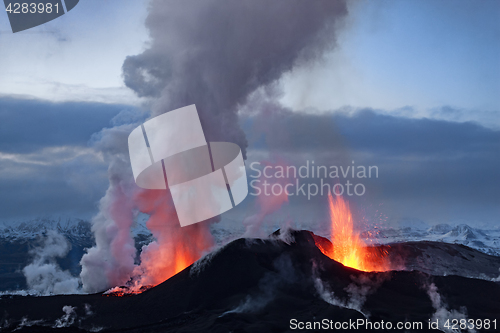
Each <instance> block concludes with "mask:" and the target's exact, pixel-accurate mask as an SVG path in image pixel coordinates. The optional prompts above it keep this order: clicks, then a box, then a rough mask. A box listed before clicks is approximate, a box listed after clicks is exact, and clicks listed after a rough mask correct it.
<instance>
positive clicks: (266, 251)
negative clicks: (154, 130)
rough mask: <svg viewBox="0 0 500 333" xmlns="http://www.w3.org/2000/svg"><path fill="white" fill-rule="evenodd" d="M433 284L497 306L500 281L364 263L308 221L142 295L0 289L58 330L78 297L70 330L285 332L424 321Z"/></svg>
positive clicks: (12, 306) (8, 310) (8, 307)
mask: <svg viewBox="0 0 500 333" xmlns="http://www.w3.org/2000/svg"><path fill="white" fill-rule="evenodd" d="M431 284H434V285H435V286H437V290H438V292H439V293H440V296H441V298H442V299H443V304H446V307H447V308H448V309H449V310H457V311H461V307H463V306H465V307H466V308H467V313H468V316H469V318H474V319H481V318H489V319H494V317H495V316H499V314H500V284H499V283H495V282H490V281H484V280H476V279H468V278H463V277H458V276H441V277H435V276H431V275H428V274H425V273H421V272H417V271H413V272H405V271H402V272H395V271H393V272H384V273H365V272H360V271H357V270H355V269H352V268H348V267H344V266H343V265H342V264H340V263H338V262H335V261H333V260H331V259H329V258H328V257H326V256H325V255H323V254H322V253H321V251H320V250H319V249H318V248H317V247H316V245H315V239H314V235H313V234H312V233H310V232H309V231H292V232H291V233H290V235H281V236H280V235H279V233H276V234H274V235H273V237H271V239H266V240H258V239H239V240H236V241H234V242H231V243H229V244H227V245H226V246H224V247H223V248H221V249H219V250H217V251H216V252H214V253H212V254H210V255H208V256H207V257H205V258H202V259H201V260H200V261H198V262H197V263H195V264H194V265H191V266H190V267H188V268H186V269H185V270H183V271H182V272H180V273H178V274H177V275H175V276H173V277H172V278H170V279H169V280H167V281H165V282H163V283H162V284H160V285H158V286H156V287H154V288H151V289H149V290H147V291H145V292H144V293H142V294H139V295H133V296H128V297H115V296H106V295H103V294H93V295H65V296H49V297H29V296H25V297H22V296H2V298H1V299H0V315H1V316H2V318H1V322H2V323H5V322H7V323H8V325H5V324H3V325H4V328H3V329H4V331H6V332H9V331H13V330H14V329H16V328H18V327H19V325H20V323H21V322H22V320H23V317H24V318H26V319H24V320H25V322H26V320H28V321H31V322H33V321H37V320H39V321H41V322H38V323H37V324H36V325H33V326H30V327H24V328H21V330H19V331H21V332H23V331H26V332H45V331H52V330H53V329H52V328H51V327H52V326H53V325H54V323H55V322H56V320H58V319H59V320H60V319H61V318H62V316H63V315H64V312H63V307H64V306H71V307H74V314H73V315H72V316H73V317H72V318H73V323H72V324H71V325H69V326H70V327H67V328H65V330H66V331H68V332H71V331H74V332H78V331H79V330H80V329H84V330H96V329H101V328H102V331H103V332H105V331H110V332H111V331H113V332H230V331H232V332H288V331H297V330H291V329H290V320H291V319H292V318H295V319H297V320H298V321H321V320H322V319H329V320H333V321H335V322H341V321H349V320H354V321H355V320H357V319H363V318H364V315H363V314H362V313H364V314H366V315H368V314H369V315H370V319H371V320H373V321H376V320H384V321H393V322H394V323H395V322H396V321H421V322H423V323H424V325H426V324H427V321H428V319H430V318H431V317H432V315H433V313H434V312H435V308H434V307H433V304H432V302H431V299H430V298H429V296H428V291H427V288H428V286H429V285H431ZM486 296H487V297H486ZM325 299H326V300H329V302H326V301H325ZM333 304H336V305H333ZM346 306H347V307H351V308H358V309H360V310H361V312H362V313H361V312H359V311H356V310H353V309H351V308H346ZM66 309H67V308H66ZM89 310H90V311H91V313H90V312H89ZM498 320H500V318H498ZM498 320H497V321H498ZM5 326H6V327H5ZM425 327H426V326H424V328H425ZM58 331H59V332H64V331H63V330H59V329H58ZM361 331H363V330H361ZM381 331H383V330H377V332H381ZM425 331H426V330H420V332H425Z"/></svg>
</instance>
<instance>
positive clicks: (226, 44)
mask: <svg viewBox="0 0 500 333" xmlns="http://www.w3.org/2000/svg"><path fill="white" fill-rule="evenodd" d="M346 14H347V9H346V4H345V3H344V2H343V1H330V0H320V1H301V0H277V1H271V2H270V1H265V0H241V1H228V0H194V1H190V2H189V5H186V3H185V2H183V1H175V0H173V1H163V0H154V1H152V2H151V5H150V11H149V16H148V18H147V20H146V25H147V27H148V29H149V32H150V35H151V46H150V47H149V48H148V49H147V50H145V51H144V52H143V53H142V54H139V55H136V56H131V57H127V59H126V60H125V62H124V64H123V75H124V80H125V84H126V85H127V86H128V87H129V88H131V89H133V90H134V91H135V92H136V93H137V94H138V95H139V96H145V97H157V98H158V100H157V103H155V105H154V108H153V115H157V114H161V113H164V112H167V111H169V110H173V109H176V108H179V107H182V106H185V105H190V104H196V105H197V108H198V111H199V113H200V119H201V123H202V126H203V128H204V130H205V135H206V137H207V140H208V141H231V142H235V143H237V144H238V145H239V146H240V147H241V148H242V151H243V154H244V156H245V155H246V151H245V149H246V146H247V141H246V138H245V134H244V133H243V131H242V130H241V128H240V126H239V124H238V115H237V111H238V107H239V106H241V105H244V104H245V102H246V100H247V97H248V95H249V94H250V93H252V92H253V91H255V90H256V89H257V88H259V87H262V86H265V85H269V84H271V83H273V82H274V81H276V80H278V79H279V78H280V77H281V76H282V74H283V73H285V72H287V71H289V70H291V69H292V68H293V67H294V66H295V65H297V64H300V63H305V62H308V61H311V60H313V59H317V58H318V57H319V56H321V54H322V53H323V51H325V50H326V49H328V48H330V47H332V46H333V45H334V43H335V36H336V34H335V29H336V28H337V25H338V23H339V21H340V20H341V19H342V18H343V17H344V16H345V15H346Z"/></svg>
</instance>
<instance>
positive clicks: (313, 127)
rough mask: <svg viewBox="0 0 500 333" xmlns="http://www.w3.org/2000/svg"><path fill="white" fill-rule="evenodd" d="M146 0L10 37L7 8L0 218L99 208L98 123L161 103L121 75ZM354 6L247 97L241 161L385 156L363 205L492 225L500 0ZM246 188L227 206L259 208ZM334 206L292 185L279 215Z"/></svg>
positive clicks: (2, 22) (499, 200)
mask: <svg viewBox="0 0 500 333" xmlns="http://www.w3.org/2000/svg"><path fill="white" fill-rule="evenodd" d="M148 3H149V2H148V1H146V0H144V1H143V0H108V1H100V0H85V1H80V3H79V4H78V6H77V7H75V8H74V9H73V10H72V11H71V12H69V13H68V14H66V15H63V16H62V17H60V18H58V19H56V20H54V21H52V22H49V23H47V24H44V25H42V26H39V27H35V28H32V29H29V30H26V31H23V32H19V33H16V34H13V33H12V32H11V31H10V26H9V23H8V20H7V15H6V13H5V12H2V13H0V170H1V173H0V189H1V190H0V220H5V221H7V220H16V221H21V220H24V219H27V218H31V217H45V216H50V217H57V216H71V217H82V218H89V217H90V216H92V215H93V214H95V212H96V210H97V202H98V200H99V199H100V198H101V197H102V196H103V194H104V192H105V190H106V188H107V186H108V179H107V175H106V170H107V168H108V163H109V160H108V158H107V155H106V154H109V153H110V150H109V149H106V148H103V147H102V142H101V141H100V137H101V136H102V133H101V132H100V131H101V130H102V129H103V128H105V127H108V128H111V127H113V126H120V125H123V124H127V123H133V122H137V121H138V120H140V119H144V118H145V117H147V114H148V112H149V110H150V107H151V105H152V104H154V103H153V102H152V100H151V99H148V98H147V97H138V96H137V95H136V94H135V93H134V91H133V90H132V89H129V88H127V87H126V85H125V83H124V79H123V76H122V66H123V64H124V61H125V59H126V58H127V56H133V55H137V54H141V53H142V52H144V51H145V50H147V49H148V48H150V47H151V45H153V47H154V43H153V41H152V37H151V36H150V35H149V33H148V28H147V26H146V24H145V20H146V18H147V16H148ZM347 9H348V12H347V14H346V15H345V17H344V18H343V20H342V21H341V22H338V27H337V29H336V31H337V33H336V44H335V46H334V47H332V48H330V49H328V50H327V51H325V53H324V54H323V55H322V56H321V57H319V58H315V60H314V61H308V62H303V63H301V62H298V63H296V64H295V65H294V66H293V68H291V69H290V70H286V71H285V72H284V74H283V75H281V76H280V77H279V78H277V80H274V81H273V82H272V86H271V85H267V86H266V87H265V88H266V89H264V90H266V92H262V91H260V92H256V93H255V94H253V95H252V97H251V98H250V99H249V100H248V104H247V105H242V106H241V110H240V111H241V112H240V123H241V126H242V128H243V130H244V131H245V134H246V138H247V140H248V143H249V147H248V161H247V166H248V165H249V163H250V162H253V161H268V162H269V161H271V162H273V163H274V162H276V161H277V160H280V159H281V160H284V161H285V162H286V163H287V164H290V165H292V164H293V165H297V166H300V165H302V164H304V163H305V162H306V161H307V160H315V161H316V163H318V164H319V163H322V164H324V165H350V164H349V163H352V161H355V163H356V164H357V165H377V166H378V168H379V177H378V178H377V179H369V180H367V181H366V190H367V193H366V195H364V196H363V197H361V198H353V203H355V204H356V210H357V212H358V214H359V215H360V216H362V217H363V218H366V219H367V220H370V221H375V220H376V221H378V222H380V220H383V221H386V220H387V221H392V222H394V221H396V222H397V221H400V220H405V219H406V220H408V219H410V220H411V219H415V220H422V221H425V222H426V223H430V224H434V223H470V224H475V225H483V226H492V227H494V226H498V225H499V224H500V221H499V216H500V214H499V213H500V208H499V207H500V205H499V204H500V193H499V189H500V171H499V170H500V154H499V152H500V94H499V93H498V92H499V91H500V62H499V59H500V20H498V16H499V14H500V3H499V2H496V1H481V2H473V1H434V0H432V1H431V0H429V1H409V0H407V1H352V2H348V4H347ZM164 33H165V35H166V36H168V34H169V31H165V32H164ZM153 37H154V36H153ZM156 38H157V37H156ZM242 42H243V41H242ZM267 83H268V82H266V84H267ZM271 90H272V92H269V91H271ZM263 95H265V96H264V97H262V96H263ZM269 98H272V101H271V102H263V100H266V99H269ZM264 109H266V110H269V113H266V112H261V111H262V110H264ZM255 112H257V114H255ZM264 117H265V121H264V120H263V118H264ZM277 128H279V131H277V130H276V129H277ZM339 152H340V153H339ZM249 173H251V171H250V170H249ZM252 200H253V198H249V199H247V201H248V202H247V203H246V204H245V205H242V206H241V207H240V208H236V209H234V210H233V211H231V212H230V214H229V215H228V219H241V218H244V217H245V216H247V215H248V214H251V213H252V210H253V209H254V205H253V201H252ZM324 206H325V200H324V198H316V199H315V200H306V199H304V198H290V202H289V204H287V205H285V206H284V207H283V208H282V212H281V214H282V215H280V217H279V218H288V219H298V218H300V219H308V218H310V219H314V218H321V216H323V215H324V214H323V213H322V212H324ZM318 211H319V212H320V213H318ZM381 215H383V218H381V217H380V216H381ZM277 218H278V217H277ZM387 223H389V222H387Z"/></svg>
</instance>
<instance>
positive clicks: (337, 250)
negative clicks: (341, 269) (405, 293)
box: [316, 193, 391, 272]
mask: <svg viewBox="0 0 500 333" xmlns="http://www.w3.org/2000/svg"><path fill="white" fill-rule="evenodd" d="M328 203H329V208H330V220H331V234H330V239H331V241H332V245H333V246H332V247H331V248H326V247H323V246H321V244H320V243H319V242H318V241H317V242H316V246H317V247H318V248H319V249H320V250H321V252H323V254H325V255H326V256H328V257H329V258H331V259H333V260H335V261H338V262H340V263H342V264H343V265H344V266H348V267H352V268H355V269H358V270H361V271H365V272H375V271H376V272H382V271H388V270H391V264H390V262H389V260H388V259H387V258H386V256H387V252H381V251H379V250H377V249H376V248H371V247H367V245H366V244H365V242H363V240H361V239H360V237H359V233H357V232H356V231H355V230H354V224H353V218H352V214H351V210H350V209H349V203H348V202H346V201H345V200H344V199H343V198H342V196H337V198H336V199H334V198H333V197H332V195H331V194H330V193H329V196H328Z"/></svg>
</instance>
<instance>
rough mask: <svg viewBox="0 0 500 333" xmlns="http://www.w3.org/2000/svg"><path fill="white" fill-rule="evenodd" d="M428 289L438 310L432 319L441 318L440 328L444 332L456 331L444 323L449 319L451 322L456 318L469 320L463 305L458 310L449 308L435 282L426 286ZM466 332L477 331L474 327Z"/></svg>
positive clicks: (433, 305) (435, 308)
mask: <svg viewBox="0 0 500 333" xmlns="http://www.w3.org/2000/svg"><path fill="white" fill-rule="evenodd" d="M425 289H426V291H427V295H429V297H430V299H431V302H432V307H433V308H434V310H436V312H434V313H433V315H432V321H433V322H435V321H436V320H439V330H441V331H443V332H456V331H455V330H453V329H450V328H446V327H444V324H445V323H446V321H447V320H449V323H451V320H453V319H456V320H458V321H459V322H460V320H461V319H465V320H466V321H467V309H466V308H465V307H462V308H461V309H460V311H457V310H449V309H448V305H447V304H446V303H445V302H444V301H443V299H442V297H441V295H440V294H439V292H438V288H437V287H436V285H435V284H434V283H431V284H430V285H427V286H425ZM466 332H476V330H474V329H469V330H466Z"/></svg>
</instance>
